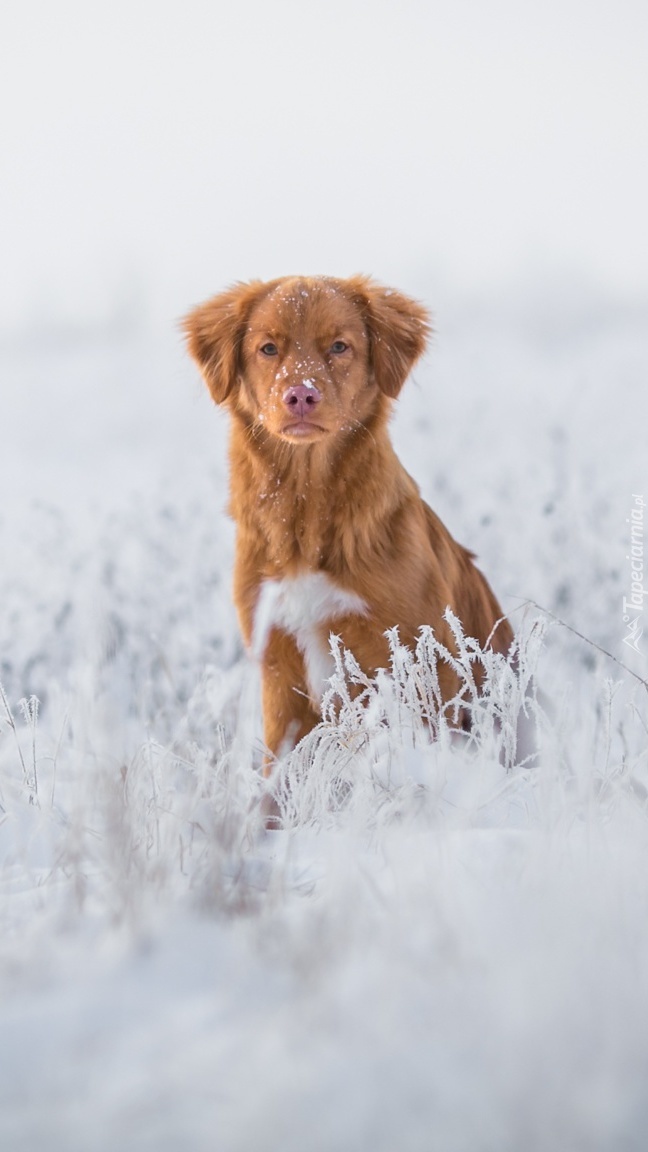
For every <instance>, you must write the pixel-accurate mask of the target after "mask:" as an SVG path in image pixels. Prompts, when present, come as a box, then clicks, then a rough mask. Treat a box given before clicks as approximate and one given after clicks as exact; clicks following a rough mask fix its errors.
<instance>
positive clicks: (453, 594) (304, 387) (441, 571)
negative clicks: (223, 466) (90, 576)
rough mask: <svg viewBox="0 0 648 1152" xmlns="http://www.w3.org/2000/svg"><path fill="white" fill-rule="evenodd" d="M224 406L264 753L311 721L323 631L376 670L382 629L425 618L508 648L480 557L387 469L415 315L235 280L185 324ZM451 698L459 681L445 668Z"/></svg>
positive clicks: (355, 283) (320, 688)
mask: <svg viewBox="0 0 648 1152" xmlns="http://www.w3.org/2000/svg"><path fill="white" fill-rule="evenodd" d="M184 327H185V331H186V334H187V338H188V346H189V350H190V352H191V355H192V356H193V357H194V359H195V360H196V362H197V363H198V366H199V367H200V369H201V372H202V374H203V376H204V379H205V381H206V383H207V386H208V387H209V390H210V392H211V394H212V396H213V398H214V400H215V401H216V403H217V404H224V405H226V407H227V408H228V409H229V412H230V416H231V420H232V425H231V444H230V461H231V503H230V511H231V514H232V516H233V517H234V519H235V521H236V524H237V543H236V566H235V574H234V599H235V602H236V607H237V610H238V615H239V620H240V624H241V629H242V632H243V636H244V639H245V642H246V644H247V646H248V648H250V649H251V650H252V652H253V653H254V654H255V656H256V657H257V658H258V660H259V661H260V662H261V668H262V688H263V721H264V734H265V741H266V744H267V746H268V749H269V750H270V752H271V753H273V754H274V755H277V754H279V753H280V752H283V751H285V750H286V749H288V748H290V747H291V746H294V745H295V744H296V743H297V741H299V740H300V739H301V738H302V736H304V735H305V734H306V733H307V732H308V731H310V729H311V728H313V726H314V725H315V724H317V723H318V721H319V719H320V703H321V699H322V694H323V692H324V690H325V687H326V680H327V677H328V676H329V675H330V673H331V671H332V658H331V655H330V650H329V635H330V634H331V632H334V633H335V634H337V635H339V636H340V637H341V638H342V641H343V643H344V644H345V646H346V647H347V648H349V649H350V650H351V651H352V652H353V653H354V655H355V657H356V658H357V660H358V661H359V663H360V664H361V666H362V668H363V669H364V671H365V672H366V673H367V674H369V675H372V674H374V673H375V671H376V669H378V668H380V667H386V666H387V664H388V662H389V660H388V646H387V641H386V639H385V632H386V631H387V630H388V629H389V628H392V627H393V626H394V625H397V626H398V631H399V636H400V639H401V640H402V641H403V642H404V643H406V644H408V645H412V644H414V642H415V640H416V637H417V633H418V631H419V629H420V627H421V625H424V624H429V625H432V627H433V628H434V631H435V633H436V635H437V637H438V638H439V640H441V641H442V642H443V643H444V644H445V645H446V646H447V647H448V648H449V649H451V650H452V649H453V647H454V644H453V639H452V635H451V633H450V630H449V628H448V625H447V623H446V621H445V620H444V618H443V613H444V611H445V608H446V606H448V605H449V606H450V607H451V608H452V610H453V612H454V613H455V615H456V616H458V617H459V619H460V620H461V621H462V624H463V626H464V629H465V631H466V633H467V634H468V635H470V636H474V637H476V638H477V640H479V642H480V644H481V645H482V646H484V645H486V644H487V642H488V640H489V637H490V636H491V633H493V630H494V629H495V631H494V633H493V638H492V640H491V643H492V645H493V647H494V648H496V649H497V650H498V651H501V652H506V651H507V650H508V647H509V644H510V642H511V639H512V632H511V629H510V627H509V625H508V623H507V622H506V620H502V612H501V610H500V607H499V605H498V603H497V601H496V599H495V597H494V596H493V593H492V592H491V590H490V588H489V586H488V584H487V582H486V580H485V579H484V577H483V576H482V574H481V572H480V571H479V570H478V569H477V568H476V567H475V565H474V564H473V562H472V561H473V557H472V553H470V552H468V551H466V549H465V548H462V547H461V545H460V544H457V543H456V541H455V540H453V538H452V536H451V535H450V533H449V532H448V531H447V530H446V528H444V526H443V524H442V523H441V521H440V520H439V519H438V517H437V516H435V514H434V512H432V511H431V509H430V508H428V506H427V504H425V503H424V502H423V500H422V499H421V497H420V495H419V490H418V487H417V485H416V484H415V483H414V481H413V480H412V478H411V477H410V476H409V475H408V474H407V472H406V471H405V469H404V468H403V466H402V465H401V464H400V462H399V460H398V459H397V457H396V455H395V453H394V449H393V448H392V445H391V442H390V440H389V436H388V432H387V422H388V420H389V416H390V413H391V409H392V402H393V400H394V398H395V397H396V396H398V393H399V392H400V390H401V388H402V386H403V384H404V383H405V380H406V378H407V375H408V373H409V371H410V369H411V368H412V365H413V364H414V363H415V362H416V361H417V360H418V358H419V356H420V355H421V354H422V352H423V351H424V348H425V344H426V340H427V336H428V333H429V322H428V315H427V313H426V311H425V309H424V308H422V307H421V305H420V304H417V303H416V302H415V301H413V300H410V299H408V297H406V296H403V295H401V294H400V293H399V292H394V291H391V290H389V289H385V288H381V287H380V286H379V285H377V284H375V283H374V282H373V281H371V280H370V279H368V278H366V277H364V276H355V277H353V278H352V279H350V280H337V279H331V278H329V277H314V278H310V277H294V278H293V277H290V278H284V279H281V280H273V281H271V282H270V283H261V282H260V281H255V282H252V283H250V284H240V285H236V286H235V287H233V288H231V289H229V291H227V292H223V293H222V294H221V295H219V296H215V297H214V298H213V299H211V300H208V301H207V303H205V304H202V305H201V306H200V307H198V308H196V309H195V310H194V311H193V312H191V313H190V314H189V316H188V317H187V318H186V320H185V322H184ZM438 674H439V680H440V685H441V690H442V693H443V698H444V699H445V700H449V699H451V698H452V697H453V696H454V695H455V693H456V691H457V688H458V684H457V679H456V676H455V674H454V673H453V671H452V669H451V668H450V666H449V665H448V664H446V663H441V664H440V665H439V669H438Z"/></svg>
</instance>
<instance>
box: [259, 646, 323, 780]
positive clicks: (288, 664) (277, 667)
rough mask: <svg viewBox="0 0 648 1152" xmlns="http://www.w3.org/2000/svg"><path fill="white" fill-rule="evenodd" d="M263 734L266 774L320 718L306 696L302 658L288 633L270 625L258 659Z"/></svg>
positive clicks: (268, 773)
mask: <svg viewBox="0 0 648 1152" xmlns="http://www.w3.org/2000/svg"><path fill="white" fill-rule="evenodd" d="M261 695H262V703H263V735H264V740H265V744H266V748H267V749H268V751H269V752H270V753H271V757H268V758H267V759H266V764H265V765H264V772H265V775H266V776H268V775H270V772H271V770H272V763H273V760H274V758H276V757H277V756H281V755H284V754H285V753H286V752H290V751H291V750H292V749H293V748H294V747H295V745H296V744H298V743H299V741H300V740H301V739H302V737H303V736H305V735H306V733H307V732H310V731H311V729H312V728H314V727H315V725H316V724H318V723H319V721H320V719H321V717H320V716H319V715H318V713H317V712H316V711H315V709H314V708H313V705H312V703H311V701H310V698H309V695H308V688H307V686H306V677H305V670H304V660H303V657H302V654H301V652H300V651H299V648H298V647H297V645H296V643H295V641H294V639H293V637H292V636H290V635H288V633H287V632H282V631H281V630H280V629H278V628H273V629H272V630H271V632H270V635H269V637H268V642H267V644H266V647H265V651H264V653H263V656H262V658H261Z"/></svg>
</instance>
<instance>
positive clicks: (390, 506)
mask: <svg viewBox="0 0 648 1152" xmlns="http://www.w3.org/2000/svg"><path fill="white" fill-rule="evenodd" d="M389 408H390V405H389V403H388V402H387V401H385V402H384V403H382V404H380V405H379V407H378V409H377V411H376V413H375V414H374V417H373V418H372V419H371V420H370V421H368V422H367V423H366V424H363V425H359V426H358V427H357V428H356V429H354V430H353V431H352V432H346V433H344V434H343V435H339V436H336V437H331V438H330V439H327V440H324V441H319V442H316V443H314V444H296V445H293V444H288V443H285V442H284V441H281V440H279V439H277V438H276V437H272V436H270V435H268V434H267V433H266V432H265V431H264V430H263V429H258V428H257V427H253V426H251V425H250V424H249V423H246V422H245V421H244V420H243V419H240V418H237V417H236V416H235V417H234V420H233V425H232V436H231V443H230V454H231V459H232V465H233V467H232V476H233V477H234V476H235V477H236V482H235V483H234V482H233V483H232V488H231V499H230V513H231V515H232V516H233V518H234V520H235V521H236V523H237V527H238V530H239V532H240V533H243V534H244V535H245V536H248V538H249V539H251V540H255V541H256V542H257V550H258V541H263V546H262V550H258V551H259V566H260V567H261V568H263V570H264V574H266V575H275V576H283V575H295V574H297V573H298V572H300V571H303V570H304V569H307V570H311V571H319V570H323V571H327V572H330V573H332V574H338V575H343V573H344V570H345V568H347V567H349V566H354V565H355V566H357V564H358V561H359V560H360V561H361V562H364V563H366V564H370V563H371V546H372V541H373V540H375V539H376V538H377V534H376V533H375V531H373V528H374V527H375V526H376V524H377V523H384V522H385V521H388V520H389V518H390V517H391V516H393V515H394V514H395V513H396V511H397V509H398V508H399V507H400V506H401V505H402V504H403V502H404V501H406V500H407V499H410V498H411V497H412V496H413V495H414V494H415V493H416V491H417V489H416V485H415V484H414V481H413V480H412V479H411V478H410V477H409V476H408V475H407V473H406V472H405V470H404V469H403V468H402V466H401V465H400V464H399V463H398V461H397V458H396V455H395V453H394V449H393V447H392V445H391V441H390V439H389V435H388V432H387V421H388V418H389ZM365 553H366V555H365Z"/></svg>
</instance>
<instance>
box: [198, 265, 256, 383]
mask: <svg viewBox="0 0 648 1152" xmlns="http://www.w3.org/2000/svg"><path fill="white" fill-rule="evenodd" d="M261 287H262V284H261V282H260V281H253V282H251V283H249V284H234V285H233V286H232V287H231V288H228V290H227V291H226V292H221V293H220V294H219V295H218V296H213V297H212V298H211V300H207V301H206V302H205V303H204V304H199V305H198V307H197V308H194V309H193V311H192V312H190V313H189V315H188V316H185V318H184V320H183V321H182V329H183V331H184V333H185V336H186V338H187V348H188V349H189V352H190V354H191V356H192V357H193V359H194V360H195V361H196V364H197V365H198V367H199V368H200V371H201V372H202V375H203V378H204V380H205V383H206V384H207V387H208V388H209V391H210V392H211V394H212V396H213V398H214V400H215V401H216V403H217V404H223V403H224V402H225V400H227V398H228V396H229V395H230V393H231V392H232V390H233V388H234V386H235V384H236V381H237V378H238V375H239V373H240V370H241V344H242V342H243V336H244V335H245V325H246V323H247V318H248V316H249V313H250V308H251V307H252V304H253V303H254V301H255V300H256V298H257V297H258V294H259V289H260V288H261Z"/></svg>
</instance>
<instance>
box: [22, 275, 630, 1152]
mask: <svg viewBox="0 0 648 1152" xmlns="http://www.w3.org/2000/svg"><path fill="white" fill-rule="evenodd" d="M426 302H428V303H429V304H430V305H431V306H432V307H433V308H434V306H435V304H436V305H437V307H438V311H437V315H436V323H435V328H436V332H437V336H436V339H435V344H434V347H433V349H432V351H431V353H430V355H429V356H428V358H427V360H426V361H425V363H424V364H423V365H422V366H420V367H419V368H417V370H416V372H415V375H414V379H413V380H412V381H410V383H409V384H408V385H407V387H406V389H405V390H404V392H403V395H402V399H401V400H400V401H399V403H398V405H397V415H396V419H395V424H394V440H395V443H396V445H397V449H398V451H399V453H400V455H401V457H402V459H403V460H404V462H405V463H406V466H407V467H408V468H409V470H410V471H411V472H412V474H413V475H414V476H415V478H416V480H417V481H418V482H419V483H420V485H421V487H422V490H423V494H424V496H425V498H426V499H428V500H429V502H430V503H431V505H432V506H433V507H434V508H435V510H436V511H437V512H438V513H439V514H440V515H441V517H442V518H443V520H444V521H445V522H446V523H447V525H448V527H449V528H450V530H451V531H452V532H453V534H454V535H456V536H457V538H458V539H459V540H461V541H462V542H463V543H465V544H466V545H468V546H469V547H471V548H472V549H474V550H475V551H476V552H477V553H478V555H479V561H480V564H481V566H482V567H483V569H484V571H485V572H486V574H487V576H488V578H489V581H490V582H491V583H492V585H493V587H494V588H495V589H496V591H497V593H498V594H499V596H500V597H501V599H502V601H503V603H504V606H505V608H506V609H507V610H508V611H510V612H511V613H512V619H513V621H514V623H515V626H516V628H517V630H518V632H519V634H520V635H521V637H522V644H523V661H522V678H523V679H524V678H525V677H526V683H527V684H528V685H530V684H531V679H530V678H531V676H533V677H534V682H535V683H536V684H537V686H538V690H539V695H538V696H537V697H536V698H532V706H531V707H530V715H529V725H530V728H531V730H532V738H533V740H534V742H535V747H536V748H537V749H539V758H538V764H537V766H536V767H533V768H524V767H519V766H518V765H515V764H513V765H511V766H509V767H508V768H507V765H506V754H505V753H506V749H507V747H509V746H510V743H508V744H507V741H510V730H509V728H507V723H509V721H510V720H511V717H512V716H513V715H514V713H515V711H516V708H517V707H518V704H519V699H518V698H516V697H515V686H514V684H513V683H512V681H511V680H510V679H509V680H507V679H506V677H505V676H504V674H503V673H502V671H501V669H500V671H499V673H498V670H497V667H495V666H494V668H493V676H494V680H493V683H494V684H496V685H497V691H496V692H495V694H494V695H493V697H492V699H491V700H490V701H486V702H485V703H484V706H483V709H482V713H481V714H480V716H479V717H478V720H479V723H478V725H477V737H476V740H475V741H474V743H473V745H472V746H466V742H465V741H459V742H457V741H456V740H454V741H453V740H451V739H448V738H446V737H447V733H444V732H443V731H441V732H440V733H439V738H438V739H437V741H436V742H434V743H430V742H429V740H428V739H427V737H426V734H425V729H424V727H423V725H422V723H421V715H420V708H419V710H418V711H417V707H418V705H417V704H416V700H417V699H419V697H418V696H417V695H416V692H415V691H414V687H413V686H414V685H415V684H417V685H420V684H421V683H424V672H425V649H424V646H423V647H422V648H421V653H420V654H419V657H417V659H418V660H419V663H418V664H417V665H416V666H414V665H413V664H412V663H411V661H410V662H408V658H407V657H406V656H405V655H404V654H403V652H402V650H399V649H398V646H397V645H395V646H394V676H393V679H392V680H391V681H389V680H387V679H386V678H384V677H383V678H382V679H380V681H379V682H378V683H377V684H374V685H366V686H365V693H366V707H365V708H364V710H361V709H360V706H359V705H358V704H357V702H356V701H354V700H353V699H352V698H351V696H349V697H348V698H347V699H346V700H345V699H344V695H343V693H344V689H343V674H346V675H347V676H349V675H351V676H353V675H354V674H356V673H355V672H354V669H353V664H352V661H351V660H350V658H347V657H345V655H344V654H343V653H340V652H339V651H338V652H337V653H336V654H335V656H336V660H337V665H336V668H337V672H336V675H337V676H338V678H339V683H338V687H339V691H340V694H341V703H340V699H338V711H337V712H336V713H335V714H334V713H333V711H331V710H329V711H328V712H327V714H326V719H325V722H324V724H323V727H322V730H321V732H320V733H318V734H317V735H316V736H314V737H313V738H312V739H310V740H309V741H306V743H305V746H304V747H303V748H302V749H301V750H298V751H297V752H295V753H293V754H292V757H291V758H290V760H289V762H288V763H287V765H286V770H287V771H288V772H289V773H290V775H291V779H292V784H291V792H290V794H289V795H287V796H286V803H287V807H288V817H287V821H286V828H285V829H284V830H283V831H281V832H270V833H264V832H263V829H262V827H261V821H260V817H259V801H260V796H261V791H262V787H263V784H262V781H261V779H260V775H259V772H258V765H259V762H260V753H261V743H260V727H259V702H258V682H257V678H256V675H255V672H254V670H253V669H252V668H250V666H249V665H248V664H247V663H246V661H245V659H244V658H243V654H242V649H241V644H240V640H239V638H238V631H237V626H236V621H235V617H234V612H233V609H232V606H231V599H230V591H229V584H230V576H231V569H232V556H233V532H232V526H231V524H229V522H228V521H227V519H226V517H225V514H224V511H223V509H224V506H225V503H226V473H227V459H226V424H225V420H224V418H223V417H222V415H221V414H219V413H218V412H217V411H216V410H215V409H214V408H213V407H212V406H211V405H210V403H209V400H208V398H207V396H206V394H205V395H203V393H202V391H201V389H202V385H200V383H199V381H198V380H197V378H196V374H195V372H194V370H193V368H192V366H191V365H190V364H189V363H188V362H187V361H186V360H185V358H184V356H183V353H182V350H181V347H180V341H179V338H176V336H175V334H174V333H172V334H171V335H169V332H168V331H165V330H156V329H153V328H151V329H149V328H146V327H143V328H141V329H137V328H136V329H134V330H130V331H125V332H123V333H120V331H119V330H115V331H112V332H110V333H104V334H103V335H102V334H101V333H95V334H94V335H90V336H88V339H87V340H86V342H85V343H83V342H82V341H80V340H77V339H75V340H70V341H64V340H62V339H60V340H58V339H55V338H53V337H52V338H51V339H48V341H47V342H45V343H43V344H41V346H37V344H36V342H35V341H29V342H27V343H26V344H25V345H24V346H18V345H12V346H9V345H7V344H5V346H4V347H3V349H2V350H1V353H0V355H1V361H2V374H3V424H4V428H5V431H6V433H7V434H6V436H5V441H6V443H4V444H3V452H2V454H1V455H0V482H2V490H3V493H4V497H5V498H4V501H3V504H2V508H1V510H0V530H1V532H2V566H1V568H0V614H1V619H2V629H1V635H2V637H3V646H2V652H1V653H0V660H1V663H2V671H1V678H2V682H3V684H4V688H5V691H6V697H7V706H8V709H10V712H9V711H7V708H4V707H3V706H2V705H0V714H1V719H0V723H1V728H0V804H1V805H2V807H1V808H0V989H1V990H2V993H3V995H2V998H1V1000H0V1035H1V1036H2V1044H1V1045H0V1144H1V1145H2V1147H3V1148H7V1149H11V1150H12V1152H31V1150H33V1149H36V1148H38V1149H46V1150H47V1152H59V1150H60V1152H77V1150H78V1152H81V1150H83V1152H94V1150H96V1152H104V1150H107V1149H112V1148H115V1147H120V1148H123V1149H125V1150H130V1149H137V1150H140V1149H142V1150H148V1149H151V1150H155V1152H159V1150H162V1152H164V1150H167V1149H168V1150H169V1152H175V1150H176V1149H180V1148H190V1149H198V1150H202V1149H205V1150H207V1149H210V1150H211V1149H213V1148H215V1147H217V1148H219V1149H223V1150H225V1152H230V1150H232V1152H249V1150H250V1149H254V1150H255V1152H257V1150H261V1152H262V1150H264V1149H268V1150H271V1149H275V1148H281V1149H282V1152H290V1150H292V1149H294V1150H295V1152H298V1150H299V1152H302V1150H303V1149H306V1148H307V1149H309V1152H310V1150H311V1149H312V1150H314V1152H333V1150H335V1152H337V1150H338V1149H342V1148H343V1149H371V1150H372V1152H383V1150H384V1152H392V1150H393V1149H395V1148H398V1149H399V1150H402V1152H418V1150H419V1149H425V1150H427V1149H431V1148H441V1149H443V1152H475V1150H490V1149H493V1150H495V1149H497V1152H508V1150H510V1152H519V1149H521V1148H529V1149H538V1150H542V1152H544V1150H545V1149H546V1150H552V1152H553V1150H554V1149H557V1148H559V1149H570V1150H571V1149H574V1150H575V1149H588V1152H590V1150H593V1152H598V1150H601V1152H603V1150H605V1152H608V1150H609V1152H611V1150H615V1152H616V1150H617V1149H623V1150H624V1152H629V1150H634V1149H636V1150H637V1152H638V1150H639V1149H642V1148H643V1146H644V1143H645V1131H646V1125H647V1123H648V1097H647V1095H646V1090H645V1085H646V1081H647V1076H648V1034H647V1031H646V1025H645V1021H646V1018H647V1013H648V813H647V804H648V736H647V732H648V707H647V704H648V701H647V695H646V688H645V685H642V684H641V683H640V682H639V681H640V679H641V678H645V677H646V676H647V675H648V663H647V660H648V656H647V653H648V644H646V642H645V641H646V638H645V635H644V636H643V637H641V638H640V641H639V651H633V650H632V649H631V648H629V646H628V645H626V644H625V643H624V636H625V633H626V626H625V624H624V622H623V610H622V609H623V597H624V595H627V593H628V590H629V588H630V583H631V570H630V563H629V561H628V560H627V559H626V555H627V554H628V551H629V548H628V541H629V536H628V524H627V520H628V518H629V517H630V515H631V509H632V507H633V502H634V501H635V499H636V497H637V495H643V498H644V499H645V498H646V493H647V492H648V475H647V464H646V455H645V441H646V417H647V416H648V400H647V399H646V390H645V381H646V374H647V369H648V337H647V336H646V331H647V328H646V324H645V314H644V312H643V311H642V310H641V308H640V307H638V306H634V305H633V306H630V305H628V306H624V304H623V302H618V301H615V300H609V299H607V298H606V297H605V296H602V297H601V298H598V297H597V296H596V294H595V293H594V292H592V293H591V294H590V295H589V296H588V294H587V293H585V292H582V293H581V292H576V291H574V292H572V293H571V295H570V288H569V285H568V284H567V285H563V286H562V287H561V286H556V285H553V286H547V287H546V290H542V291H541V290H539V289H537V288H534V289H533V290H531V289H529V290H526V291H519V292H517V293H511V294H510V295H508V296H507V295H500V296H499V297H498V298H494V299H492V300H490V301H489V302H488V304H486V303H484V302H483V301H482V302H481V303H480V304H479V305H475V306H473V307H470V308H469V307H468V305H467V302H466V301H461V300H459V301H458V302H453V301H452V300H450V299H447V298H446V299H441V300H440V301H436V300H435V299H434V297H433V296H432V295H430V298H429V299H427V301H426ZM529 600H533V601H535V602H537V604H540V605H542V607H543V608H546V609H547V610H549V611H550V612H552V613H553V614H555V616H557V617H559V618H560V619H561V620H564V621H565V622H566V623H567V624H569V625H570V626H571V627H572V628H574V629H577V630H578V631H579V632H581V633H582V634H583V635H584V636H586V637H587V638H588V639H589V640H590V641H592V642H593V644H596V645H598V646H599V647H598V648H597V647H593V646H592V644H590V643H588V642H587V641H584V640H582V639H580V638H579V637H578V636H577V635H575V634H574V632H571V631H569V630H568V629H567V628H565V627H562V626H561V625H559V624H556V623H555V622H554V621H552V620H551V619H549V618H547V617H544V616H543V615H542V613H541V612H540V611H539V610H538V609H537V608H533V607H529V606H528V604H527V606H525V604H526V602H528V601H529ZM601 649H605V650H606V651H607V652H609V653H610V654H611V656H613V657H615V658H616V660H617V661H621V662H622V664H624V665H625V666H626V668H625V669H624V668H622V667H621V666H620V664H619V663H615V662H614V660H612V659H610V658H609V657H608V656H606V655H605V654H604V653H603V652H602V651H601ZM422 677H423V679H422ZM497 677H499V679H498V678H497ZM428 689H429V691H430V693H432V694H433V685H432V686H430V685H428ZM497 693H499V695H498V694H497ZM32 696H34V697H36V698H38V700H39V701H40V710H39V714H38V716H37V717H36V715H35V711H34V708H33V707H32V709H31V711H30V709H29V708H26V710H24V709H21V707H20V701H21V699H25V700H27V701H28V700H29V699H30V698H31V697H32ZM495 708H497V709H499V712H498V714H499V715H500V717H501V718H502V723H501V726H500V728H499V729H497V730H495V729H493V728H492V725H489V717H490V719H492V712H493V710H494V709H495ZM283 785H284V781H282V780H281V779H280V780H278V782H277V786H278V787H283Z"/></svg>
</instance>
